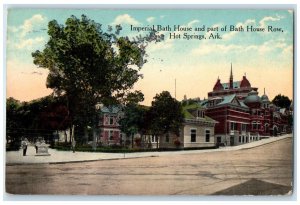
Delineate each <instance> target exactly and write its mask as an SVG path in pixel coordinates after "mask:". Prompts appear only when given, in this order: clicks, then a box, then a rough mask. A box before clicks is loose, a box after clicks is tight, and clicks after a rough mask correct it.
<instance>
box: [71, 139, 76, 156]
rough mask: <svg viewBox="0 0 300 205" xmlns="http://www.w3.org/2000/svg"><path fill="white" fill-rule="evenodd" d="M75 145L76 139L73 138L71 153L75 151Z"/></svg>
mask: <svg viewBox="0 0 300 205" xmlns="http://www.w3.org/2000/svg"><path fill="white" fill-rule="evenodd" d="M75 146H76V141H75V139H73V141H72V150H73V153H75Z"/></svg>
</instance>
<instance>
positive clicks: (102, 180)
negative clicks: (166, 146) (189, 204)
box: [6, 138, 293, 195]
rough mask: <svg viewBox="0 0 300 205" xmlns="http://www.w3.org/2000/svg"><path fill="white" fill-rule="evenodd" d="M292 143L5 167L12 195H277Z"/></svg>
mask: <svg viewBox="0 0 300 205" xmlns="http://www.w3.org/2000/svg"><path fill="white" fill-rule="evenodd" d="M292 156H293V155H292V138H286V139H283V140H280V141H276V142H273V143H269V144H265V145H262V146H259V147H255V148H250V149H243V150H232V151H224V152H222V151H218V152H207V153H191V154H184V155H173V156H171V155H169V156H159V157H147V158H135V159H116V160H105V161H94V162H80V163H63V164H24V165H7V166H6V190H7V192H9V193H13V194H68V195H73V194H76V195H78V194H79V195H86V194H88V195H247V194H250V195H253V194H254V195H277V194H287V193H288V192H289V191H290V190H291V189H292V187H291V182H292V179H293V177H292V170H293V163H292Z"/></svg>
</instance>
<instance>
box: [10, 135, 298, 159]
mask: <svg viewBox="0 0 300 205" xmlns="http://www.w3.org/2000/svg"><path fill="white" fill-rule="evenodd" d="M290 137H292V134H287V135H283V136H279V137H271V138H268V139H263V140H259V141H255V142H251V143H247V144H243V145H239V146H234V147H221V148H219V149H207V150H188V151H168V152H135V153H126V154H124V153H102V152H75V153H73V152H72V151H57V150H55V149H49V154H50V156H35V148H34V146H28V148H27V155H26V156H23V155H22V154H23V153H22V150H19V151H10V152H6V164H7V165H14V164H38V163H66V162H83V161H95V160H113V159H130V158H139V157H158V156H170V155H182V154H197V153H205V152H220V151H221V152H222V151H233V150H241V149H249V148H252V147H257V146H261V145H264V144H268V143H272V142H275V141H278V140H282V139H285V138H290Z"/></svg>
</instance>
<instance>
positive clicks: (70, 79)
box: [32, 15, 163, 128]
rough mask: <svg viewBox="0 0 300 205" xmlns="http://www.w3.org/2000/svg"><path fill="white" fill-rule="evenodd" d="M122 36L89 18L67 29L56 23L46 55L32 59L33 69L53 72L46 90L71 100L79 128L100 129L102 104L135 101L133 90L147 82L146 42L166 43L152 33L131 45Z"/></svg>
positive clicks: (74, 121)
mask: <svg viewBox="0 0 300 205" xmlns="http://www.w3.org/2000/svg"><path fill="white" fill-rule="evenodd" d="M121 30H122V27H121V26H120V25H117V26H116V27H115V30H113V29H112V27H109V30H108V31H106V32H104V31H103V30H102V28H101V24H99V23H96V22H95V21H93V20H90V19H89V18H87V17H86V16H85V15H82V16H81V18H80V19H79V18H77V17H75V16H71V17H70V18H68V19H67V20H66V22H65V25H60V24H58V22H57V21H56V20H52V21H50V22H49V24H48V35H49V37H50V38H49V41H48V42H47V43H46V45H45V48H44V50H43V51H39V50H37V51H35V52H34V53H32V56H33V58H34V64H36V65H38V66H39V67H42V68H46V69H48V70H49V75H48V78H47V87H48V88H52V89H53V90H54V93H55V94H56V95H65V96H66V97H67V99H68V108H69V111H70V116H71V119H72V120H71V122H72V124H75V125H76V126H81V127H85V128H86V127H87V126H91V127H93V128H95V125H96V121H97V111H96V110H95V105H96V104H97V103H99V102H101V103H103V104H116V103H120V102H122V101H125V100H126V99H127V96H129V95H131V96H132V95H133V94H132V92H131V91H132V88H133V85H134V84H135V83H136V82H137V81H138V79H139V78H141V77H142V76H141V74H139V71H140V69H141V68H142V66H143V64H144V63H145V62H146V60H145V54H146V52H145V47H146V45H147V42H149V41H160V40H162V39H163V37H161V36H157V35H156V33H155V32H152V33H150V35H147V36H145V37H141V36H140V37H138V38H136V39H135V40H129V38H127V37H119V34H120V31H121ZM130 93H131V94H130Z"/></svg>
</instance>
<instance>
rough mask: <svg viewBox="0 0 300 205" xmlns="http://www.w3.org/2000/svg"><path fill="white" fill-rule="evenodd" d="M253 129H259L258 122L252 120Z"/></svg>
mask: <svg viewBox="0 0 300 205" xmlns="http://www.w3.org/2000/svg"><path fill="white" fill-rule="evenodd" d="M252 129H253V130H257V124H256V122H252Z"/></svg>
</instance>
